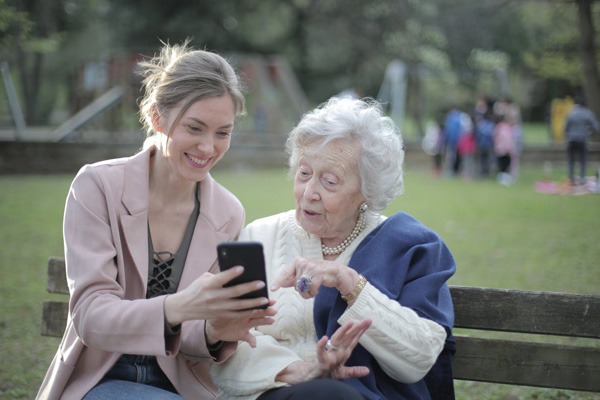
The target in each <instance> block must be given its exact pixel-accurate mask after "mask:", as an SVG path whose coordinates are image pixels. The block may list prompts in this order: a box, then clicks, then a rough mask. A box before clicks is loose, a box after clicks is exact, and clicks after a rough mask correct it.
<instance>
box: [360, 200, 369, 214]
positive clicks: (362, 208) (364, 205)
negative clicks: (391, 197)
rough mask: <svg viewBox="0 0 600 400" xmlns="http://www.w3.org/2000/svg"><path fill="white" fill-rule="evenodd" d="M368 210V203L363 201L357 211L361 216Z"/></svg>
mask: <svg viewBox="0 0 600 400" xmlns="http://www.w3.org/2000/svg"><path fill="white" fill-rule="evenodd" d="M368 209H369V203H367V202H366V201H365V202H364V203H362V204H361V205H360V208H359V209H358V210H359V211H360V213H361V214H364V213H365V212H366V211H367V210H368Z"/></svg>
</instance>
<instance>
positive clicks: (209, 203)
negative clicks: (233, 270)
mask: <svg viewBox="0 0 600 400" xmlns="http://www.w3.org/2000/svg"><path fill="white" fill-rule="evenodd" d="M214 184H215V182H214V180H213V179H212V177H211V176H210V174H209V175H208V176H207V177H206V178H205V179H204V180H203V181H202V182H200V215H198V221H197V222H196V226H195V228H194V234H193V235H192V241H191V243H190V248H189V250H188V255H187V259H186V262H185V267H184V268H183V274H182V276H181V282H180V284H179V287H180V288H182V289H183V288H185V287H187V286H188V285H189V284H190V283H192V282H193V281H194V280H195V279H197V278H198V277H199V276H200V275H202V274H203V273H204V272H208V271H210V272H212V273H217V272H219V270H218V268H216V262H217V244H219V243H221V242H224V241H227V240H229V235H228V234H227V233H225V232H222V231H221V228H222V226H221V225H222V222H217V221H218V220H219V218H217V217H218V216H220V215H221V213H222V212H221V211H220V210H221V208H220V207H219V205H218V204H217V203H216V202H215V201H214V199H213V186H214ZM213 265H214V266H215V268H214V269H213V268H212V267H213Z"/></svg>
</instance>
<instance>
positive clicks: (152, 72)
mask: <svg viewBox="0 0 600 400" xmlns="http://www.w3.org/2000/svg"><path fill="white" fill-rule="evenodd" d="M140 68H141V72H142V74H143V76H144V77H145V79H144V88H145V96H144V98H143V100H142V101H141V107H140V114H141V120H142V122H143V124H144V126H145V128H146V130H147V132H148V134H149V135H148V136H149V137H148V139H147V140H146V142H145V143H144V147H143V149H142V151H140V152H139V153H138V154H136V155H134V156H132V157H129V158H123V159H116V160H108V161H104V162H100V163H96V164H92V165H87V166H84V167H83V168H82V169H81V170H80V171H79V173H78V174H77V176H76V177H75V179H74V181H73V183H72V185H71V188H70V190H69V194H68V198H67V203H66V208H65V216H64V241H65V259H66V268H67V280H68V282H69V289H70V294H71V298H70V305H69V317H68V322H67V327H66V331H65V334H64V337H63V340H62V343H61V345H60V347H59V349H58V352H57V354H56V356H55V358H54V360H53V362H52V364H51V366H50V369H49V371H48V373H47V375H46V378H45V380H44V382H43V383H42V386H41V388H40V390H39V393H38V398H39V399H81V398H85V399H109V398H110V399H145V400H147V399H159V398H160V399H181V398H190V399H191V398H193V399H211V398H214V395H215V393H216V388H215V386H214V384H213V383H212V380H211V379H210V376H209V373H208V368H209V365H210V364H211V363H219V362H223V361H224V360H226V359H227V358H228V357H230V356H231V355H232V353H233V352H234V351H235V349H236V347H237V342H238V341H246V342H248V344H249V345H250V346H255V343H256V340H255V338H254V337H253V336H252V335H251V334H250V333H249V330H250V329H251V328H253V327H256V326H257V325H263V324H270V323H272V322H273V321H272V318H271V316H273V315H274V314H275V311H274V310H273V309H272V308H270V307H269V308H267V309H266V310H254V311H242V310H244V309H247V308H249V307H253V306H257V305H260V304H267V303H268V300H267V299H266V298H259V299H250V300H243V301H240V300H234V298H235V297H238V296H239V295H241V294H244V293H248V292H251V291H254V290H256V289H257V288H258V287H261V285H264V284H263V283H262V282H251V283H247V284H243V285H238V286H235V287H230V288H224V287H223V285H224V284H225V283H227V282H228V281H230V280H231V279H233V278H234V277H236V276H238V275H239V274H240V273H241V272H242V271H241V269H240V268H241V267H238V268H237V269H231V270H228V271H226V272H218V271H219V270H218V265H217V252H216V246H217V244H218V243H219V242H222V241H229V240H235V239H236V238H237V237H238V235H239V233H240V230H241V229H242V227H243V225H244V218H245V213H244V209H243V207H242V205H241V204H240V202H239V201H238V200H237V199H236V198H235V197H234V196H233V194H231V193H230V192H229V191H228V190H227V189H225V188H224V187H223V186H221V185H219V184H218V183H217V182H216V181H215V180H214V179H213V178H212V177H211V175H210V170H211V169H212V167H213V166H214V165H215V164H216V163H217V162H218V161H219V160H220V159H221V157H223V155H224V154H225V153H226V152H227V150H228V149H229V145H230V141H231V136H232V132H233V129H234V123H235V119H236V116H238V115H240V114H242V113H243V112H244V98H243V95H242V93H241V91H240V86H239V83H238V78H237V76H236V74H235V71H234V70H233V68H232V67H231V66H230V65H229V64H228V63H227V61H226V60H225V59H223V58H222V57H221V56H219V55H217V54H215V53H211V52H208V51H200V50H192V49H191V48H189V47H188V45H187V42H186V43H184V44H183V45H179V46H178V45H175V46H170V45H165V46H164V47H163V49H162V51H161V53H160V55H159V56H157V57H155V58H153V59H152V60H150V61H147V62H142V63H141V64H140Z"/></svg>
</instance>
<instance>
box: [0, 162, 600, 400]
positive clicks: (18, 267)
mask: <svg viewBox="0 0 600 400" xmlns="http://www.w3.org/2000/svg"><path fill="white" fill-rule="evenodd" d="M554 174H555V176H554V177H553V178H554V179H555V180H561V179H563V177H564V171H554ZM214 176H215V177H216V178H217V180H219V181H220V182H221V183H222V184H224V185H225V186H226V187H228V188H229V189H230V190H231V191H233V192H234V193H235V194H236V195H237V196H238V197H239V198H240V200H241V201H242V202H243V203H244V205H245V206H246V210H247V221H252V220H254V219H256V218H259V217H262V216H266V215H269V214H272V213H275V212H279V211H284V210H287V209H290V208H292V207H293V204H294V202H293V197H292V192H291V191H292V185H291V182H290V181H288V180H287V178H286V172H285V171H284V170H283V169H281V170H267V171H253V170H243V171H242V170H219V169H218V168H217V170H216V171H215V172H214ZM542 176H543V173H542V169H541V167H529V166H528V167H524V168H523V170H522V174H521V178H520V180H519V181H518V182H517V183H516V184H515V185H513V186H511V187H503V186H500V185H498V184H497V183H496V182H494V181H492V180H490V181H463V180H460V179H456V180H444V179H435V178H434V177H432V176H431V175H430V174H429V173H428V172H427V171H423V170H411V169H408V170H407V173H406V188H405V194H403V195H402V196H400V197H399V198H398V199H397V200H396V201H394V203H393V204H392V205H391V206H390V207H389V208H388V209H387V210H386V212H385V213H386V214H388V215H389V214H390V213H392V212H395V211H398V210H403V211H406V212H408V213H410V214H412V215H414V216H415V217H417V218H418V219H419V220H421V221H422V222H423V223H425V224H426V225H428V226H429V227H431V228H433V229H434V230H436V231H437V232H438V233H439V234H440V235H441V236H442V238H443V239H444V240H445V241H446V242H447V244H448V246H449V247H450V249H451V250H452V252H453V254H454V256H455V258H456V262H457V266H458V271H457V273H456V275H455V276H454V277H453V278H452V279H451V281H450V283H451V284H454V285H470V286H487V287H498V288H517V289H524V290H544V291H559V292H571V293H588V294H598V293H599V292H600V273H598V269H597V266H598V260H599V259H600V246H599V245H598V237H599V236H598V232H600V218H598V215H599V213H598V210H599V209H600V195H586V196H562V195H547V194H546V195H545V194H539V193H536V192H534V191H533V182H534V181H536V180H539V179H541V177H542ZM72 178H73V177H72V176H66V175H61V176H0V243H2V245H1V246H0V258H1V259H2V263H0V277H2V279H0V300H1V301H0V354H2V356H3V360H4V362H2V363H1V364H0V399H5V400H12V399H31V398H33V397H34V396H35V393H36V392H37V388H38V387H39V384H40V382H41V380H42V378H43V376H44V373H45V371H46V369H47V367H48V365H49V363H50V361H51V359H52V357H53V355H54V353H55V352H56V349H57V347H58V344H59V341H60V340H59V339H56V338H47V337H41V336H40V334H39V332H40V321H41V304H42V301H43V300H44V299H48V298H52V296H50V295H48V294H47V293H46V290H45V280H46V262H47V258H48V257H49V256H54V255H62V252H63V248H62V233H61V220H62V213H63V206H64V200H65V197H66V194H67V190H68V187H69V184H70V181H71V179H72ZM457 396H458V398H459V399H548V400H549V399H553V400H557V399H599V398H600V397H599V394H596V395H594V394H586V393H581V392H572V391H562V390H546V389H536V388H522V387H512V386H506V385H490V384H478V383H473V382H457Z"/></svg>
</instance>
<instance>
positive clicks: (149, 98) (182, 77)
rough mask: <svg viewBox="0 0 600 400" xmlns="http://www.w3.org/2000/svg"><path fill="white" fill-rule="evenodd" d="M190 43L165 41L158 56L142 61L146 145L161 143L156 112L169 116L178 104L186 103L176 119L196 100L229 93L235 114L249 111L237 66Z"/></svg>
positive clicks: (139, 68)
mask: <svg viewBox="0 0 600 400" xmlns="http://www.w3.org/2000/svg"><path fill="white" fill-rule="evenodd" d="M189 42H190V40H189V39H187V40H185V41H184V42H183V43H182V44H181V45H169V44H168V43H167V44H164V46H163V48H162V49H161V51H160V54H159V55H158V56H155V57H153V58H152V59H150V60H148V61H141V62H140V63H138V72H139V73H140V75H142V77H143V78H144V79H143V81H142V84H143V89H144V96H143V97H142V99H141V101H140V111H139V114H140V122H141V123H142V125H143V127H144V130H145V131H146V138H147V139H146V142H145V143H144V147H148V146H149V145H151V144H156V145H160V143H159V141H157V140H154V139H155V136H156V133H155V132H154V129H153V124H152V119H153V118H154V113H155V112H156V111H158V113H159V114H161V115H165V114H166V113H168V112H169V111H170V110H171V109H173V108H174V107H176V106H182V108H181V111H180V112H179V114H178V115H177V117H176V118H175V120H174V121H175V122H176V121H178V120H179V118H181V116H182V115H183V113H184V112H185V111H186V110H187V109H188V108H189V107H190V106H191V105H192V104H193V103H195V102H196V101H198V100H200V99H203V98H206V97H219V96H222V95H224V94H229V95H230V96H231V98H232V100H233V104H234V107H235V115H236V116H238V115H241V114H244V113H245V112H246V110H245V100H244V95H243V93H242V87H241V84H240V81H239V79H238V76H237V74H236V72H235V70H234V69H233V67H232V66H231V65H230V64H229V63H228V62H227V60H225V58H223V57H222V56H220V55H218V54H216V53H212V52H210V51H206V50H193V49H192V48H190V47H189V46H188V45H189ZM183 101H185V103H184V104H181V102H183ZM173 125H174V124H173ZM170 129H172V126H171V128H170ZM170 134H171V132H170V131H169V133H168V135H170Z"/></svg>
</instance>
